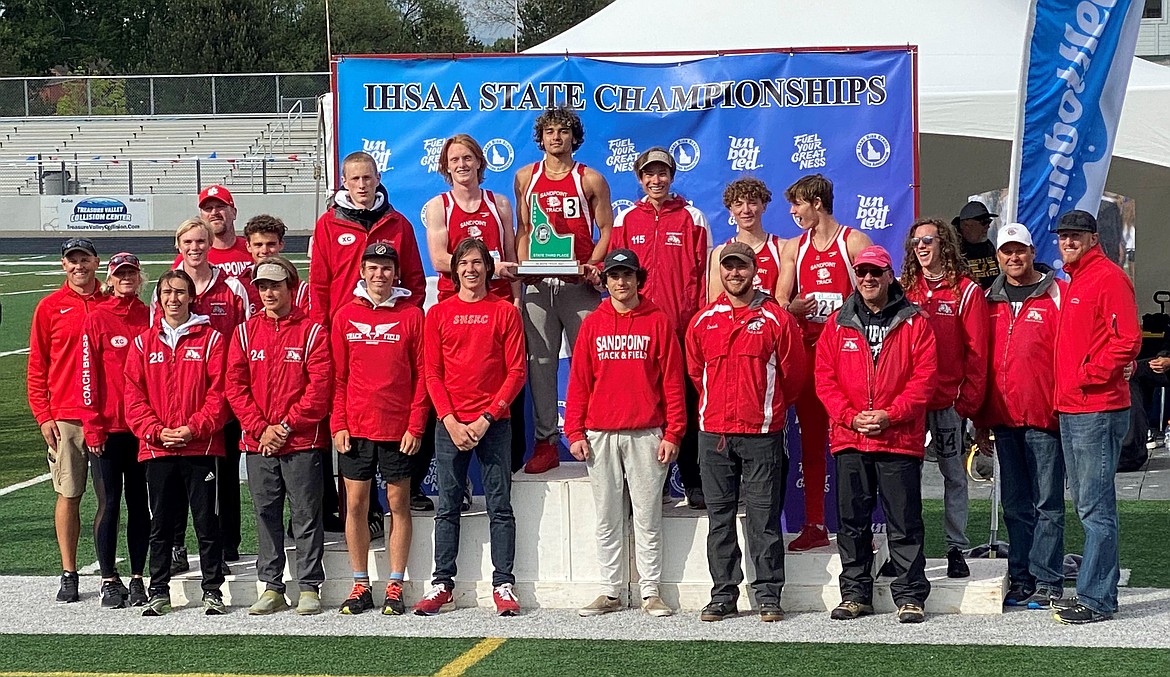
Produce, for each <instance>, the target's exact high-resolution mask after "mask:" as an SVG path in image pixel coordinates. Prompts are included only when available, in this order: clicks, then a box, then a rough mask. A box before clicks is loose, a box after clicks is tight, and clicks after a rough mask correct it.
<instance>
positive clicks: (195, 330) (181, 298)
mask: <svg viewBox="0 0 1170 677" xmlns="http://www.w3.org/2000/svg"><path fill="white" fill-rule="evenodd" d="M155 296H156V298H155V300H156V301H157V303H158V305H159V307H160V308H162V317H161V318H159V321H158V322H157V324H155V325H154V326H152V327H151V328H150V329H147V330H146V331H145V332H143V333H142V334H140V335H139V336H138V337H137V338H135V339H134V341H133V343H132V347H131V348H130V350H129V355H128V356H127V357H126V418H127V422H128V423H129V425H130V429H131V430H132V431H133V432H134V434H135V435H137V436H138V439H139V440H140V444H139V450H138V460H139V461H143V462H144V464H145V466H146V486H147V489H148V492H149V494H148V495H149V501H150V588H149V593H150V598H149V599H148V600H147V603H146V608H145V609H144V610H143V611H142V615H143V616H162V615H163V614H167V613H170V611H171V597H170V583H171V543H172V541H173V538H174V531H175V523H176V522H177V521H178V518H179V517H180V516H182V515H183V511H185V510H186V508H185V504H186V503H187V502H188V501H189V502H190V505H191V515H192V517H193V518H194V522H195V533H196V535H197V536H198V537H199V564H200V568H201V569H202V572H203V608H204V610H205V612H206V613H207V615H209V616H213V615H220V614H224V613H226V612H227V608H226V607H225V606H224V603H223V595H222V593H221V592H220V586H222V585H223V580H224V573H223V545H222V543H221V541H220V530H219V517H218V515H217V514H216V510H217V506H218V499H219V496H218V495H217V492H216V481H215V480H216V475H217V472H216V459H217V458H222V457H223V454H224V441H223V425H224V421H225V420H226V419H227V416H228V411H227V403H226V401H225V400H224V387H223V384H224V368H225V366H226V364H225V356H226V353H227V347H226V345H225V344H226V341H225V340H224V337H223V335H222V334H220V333H219V332H217V331H215V330H214V329H212V328H211V326H210V324H209V322H208V318H207V316H206V315H196V314H193V313H192V312H191V302H192V300H193V299H194V298H195V282H194V281H193V280H192V279H191V277H190V276H189V275H187V273H185V272H183V271H182V270H179V269H176V270H169V271H167V272H165V273H163V275H162V277H160V278H159V281H158V287H156V291H155Z"/></svg>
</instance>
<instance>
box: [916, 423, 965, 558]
mask: <svg viewBox="0 0 1170 677" xmlns="http://www.w3.org/2000/svg"><path fill="white" fill-rule="evenodd" d="M926 429H927V430H929V431H930V446H931V448H932V449H933V450H934V453H935V455H936V456H937V457H938V469H939V472H941V473H942V476H943V510H944V516H945V520H944V521H945V522H946V532H947V549H948V550H949V549H951V548H958V549H960V550H966V549H967V546H968V544H969V543H968V541H967V466H966V462H965V460H966V459H965V455H964V454H963V432H964V431H963V419H962V418H960V417H959V414H958V413H956V412H955V408H954V407H947V408H946V409H938V410H936V411H928V412H926Z"/></svg>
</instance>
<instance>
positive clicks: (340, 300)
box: [309, 191, 427, 326]
mask: <svg viewBox="0 0 1170 677" xmlns="http://www.w3.org/2000/svg"><path fill="white" fill-rule="evenodd" d="M336 199H337V201H338V204H335V205H334V206H332V207H330V208H329V210H328V211H326V212H325V213H324V214H322V215H321V218H319V219H317V226H316V228H315V229H314V230H313V245H312V248H311V252H310V257H309V258H310V261H309V289H310V293H311V294H312V295H313V307H312V309H311V311H312V312H310V313H309V316H310V317H312V318H313V320H314V321H315V322H318V323H320V324H322V325H324V326H329V324H330V322H332V319H333V314H334V313H336V312H337V311H338V310H339V309H340V308H341V307H342V306H344V305H346V304H347V303H349V301H350V299H351V297H352V296H353V288H354V285H355V284H357V282H358V280H359V279H361V259H362V253H363V252H364V251H365V250H366V245H367V244H374V243H377V242H386V243H389V244H390V245H391V246H392V247H394V250H395V251H396V252H398V274H399V277H400V278H401V279H402V282H401V284H402V286H403V287H405V288H407V289H409V290H410V293H411V296H410V300H409V303H411V304H413V305H416V306H418V307H419V308H422V306H423V302H424V301H426V298H427V280H426V277H424V275H423V266H422V258H421V257H420V255H419V252H418V242H417V241H416V240H415V238H414V226H412V225H410V221H409V220H407V218H406V217H405V216H403V215H402V214H400V213H398V211H396V210H395V209H394V208H393V207H391V206H390V205H389V204H387V203H385V202H379V204H380V205H384V206H383V207H382V208H383V209H384V210H385V211H384V213H383V214H382V215H381V217H380V218H379V219H378V220H377V221H376V222H375V223H374V224H373V225H372V226H370V229H369V230H368V231H367V230H366V229H365V228H364V227H362V225H361V224H360V223H358V222H356V221H354V220H352V219H350V218H348V217H347V216H346V209H345V208H344V207H342V208H339V207H338V205H341V204H349V202H348V200H349V198H348V193H347V192H346V191H338V193H337V198H336ZM384 199H385V197H384V195H383V194H379V200H384Z"/></svg>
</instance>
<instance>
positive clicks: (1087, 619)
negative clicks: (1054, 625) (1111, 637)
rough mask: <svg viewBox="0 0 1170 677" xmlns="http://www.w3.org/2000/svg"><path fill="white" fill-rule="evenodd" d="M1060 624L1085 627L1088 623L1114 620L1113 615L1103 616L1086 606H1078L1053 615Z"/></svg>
mask: <svg viewBox="0 0 1170 677" xmlns="http://www.w3.org/2000/svg"><path fill="white" fill-rule="evenodd" d="M1052 617H1053V618H1055V619H1056V620H1057V621H1058V622H1060V623H1064V624H1065V625H1085V624H1087V623H1098V622H1100V621H1107V620H1109V619H1110V618H1113V614H1103V613H1100V612H1099V611H1093V610H1092V609H1090V608H1089V607H1087V606H1085V605H1084V604H1077V605H1076V606H1074V607H1072V608H1071V609H1061V610H1060V611H1057V612H1056V613H1054V614H1052Z"/></svg>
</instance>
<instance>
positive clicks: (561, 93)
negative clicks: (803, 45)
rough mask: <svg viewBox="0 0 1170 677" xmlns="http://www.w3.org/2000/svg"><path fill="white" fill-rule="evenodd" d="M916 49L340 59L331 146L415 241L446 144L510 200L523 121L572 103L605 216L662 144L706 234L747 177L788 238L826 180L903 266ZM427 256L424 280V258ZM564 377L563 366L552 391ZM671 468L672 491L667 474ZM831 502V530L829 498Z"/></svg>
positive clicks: (531, 150)
mask: <svg viewBox="0 0 1170 677" xmlns="http://www.w3.org/2000/svg"><path fill="white" fill-rule="evenodd" d="M916 51H917V50H916V48H913V47H906V46H902V47H897V48H877V49H867V50H859V51H851V52H844V51H833V52H830V51H822V52H816V51H795V52H791V51H785V52H760V53H751V54H733V55H723V56H717V57H708V58H698V57H689V56H688V57H679V59H678V60H675V61H672V62H671V63H662V64H659V63H654V64H651V63H629V62H622V61H620V59H622V55H607V56H606V59H605V60H603V59H600V58H585V57H577V56H572V55H556V56H539V55H490V56H482V57H467V58H460V57H456V58H451V57H442V58H397V57H366V56H348V57H344V56H343V57H338V58H337V59H336V60H335V62H334V69H335V71H334V72H335V88H336V89H335V92H334V94H335V101H336V104H337V105H336V111H337V131H336V139H337V144H336V147H337V153H338V158H341V157H344V156H345V155H347V154H349V153H351V152H354V151H359V150H364V151H366V152H368V153H370V154H371V155H372V156H373V157H374V158H375V159H376V160H377V162H378V167H379V170H380V171H381V172H382V183H383V184H384V185H385V186H386V189H387V191H388V192H389V195H390V200H391V202H392V203H393V204H394V205H395V207H396V208H397V209H398V210H399V211H401V212H402V213H403V214H404V215H406V216H407V217H408V218H409V219H410V220H411V221H412V222H413V223H414V225H415V229H416V235H417V240H418V242H419V243H420V246H425V243H426V236H425V231H424V228H423V225H422V209H423V205H424V204H425V203H426V202H427V200H429V199H430V198H431V197H433V196H434V195H436V194H438V193H441V192H444V191H446V190H447V189H448V186H447V184H446V183H445V182H444V181H443V179H442V177H441V176H440V175H439V173H438V168H439V151H440V148H441V147H442V145H443V142H444V141H445V140H446V139H447V138H448V137H450V136H452V135H453V134H456V133H461V132H462V133H466V134H470V135H471V136H472V137H474V138H475V139H476V140H477V141H478V142H479V143H480V145H481V146H483V150H484V154H485V156H486V159H487V163H488V166H487V170H488V171H487V172H486V176H485V181H484V187H485V188H488V189H490V190H494V191H496V192H497V193H501V194H504V195H507V196H509V198H510V199H512V195H513V188H512V186H513V179H514V177H515V174H516V171H517V170H519V169H520V168H521V167H522V166H524V165H525V164H526V163H534V162H537V161H539V160H540V159H541V157H542V152H541V151H540V149H539V148H538V147H537V145H536V143H535V141H534V138H533V127H532V125H533V122H534V121H535V119H536V117H537V116H538V115H539V114H540V113H541V112H542V111H543V110H545V109H547V108H549V107H552V106H556V105H568V106H570V107H571V108H573V109H575V110H577V111H578V112H579V114H580V116H581V119H582V122H583V124H584V127H585V142H584V145H583V146H582V147H581V148H580V150H578V151H577V152H576V153H575V158H576V159H577V160H578V161H580V162H583V163H585V164H586V165H588V166H591V167H594V168H596V169H597V170H598V171H599V172H601V174H602V175H603V176H604V177H605V178H606V179H607V180H608V181H609V185H610V189H611V193H612V198H613V204H612V207H613V209H614V211H615V212H616V211H618V210H621V209H624V208H626V207H629V206H631V205H632V204H633V201H634V200H637V199H638V198H640V197H641V196H642V192H641V188H640V187H639V185H638V181H637V179H636V177H635V176H634V159H635V158H636V157H637V156H638V154H639V153H640V152H642V151H644V150H646V149H648V148H650V147H652V146H662V147H664V148H667V149H668V150H669V151H670V153H671V154H672V155H673V156H674V159H675V162H676V164H677V173H676V176H675V182H674V186H673V188H674V191H675V192H677V193H679V194H681V195H683V196H685V197H686V198H687V199H688V200H690V201H691V202H692V203H693V204H694V205H695V206H696V207H697V208H699V209H700V210H702V211H703V212H704V213H705V214H706V216H707V219H708V221H709V222H710V224H711V230H712V241H713V243H721V242H724V241H726V240H727V239H729V238H731V237H732V236H733V235H734V234H735V223H734V220H733V219H732V218H731V215H730V214H729V213H728V212H727V210H726V209H725V208H724V207H723V200H722V195H723V189H724V187H725V186H726V184H727V183H728V182H730V181H732V180H734V179H736V178H740V177H744V176H753V177H756V178H760V179H762V180H763V181H765V182H766V183H767V184H768V186H769V187H770V188H771V190H772V194H773V202H772V204H771V208H770V209H769V210H768V211H767V213H766V214H765V215H764V226H765V228H766V229H767V230H769V231H770V232H773V233H775V234H777V235H780V236H782V237H786V238H789V237H796V236H798V235H799V234H800V231H799V228H798V227H797V226H796V224H795V222H794V221H793V220H792V217H791V216H790V215H789V213H788V204H787V202H786V201H785V200H784V189H785V188H786V187H788V186H789V185H790V184H792V183H793V182H794V181H796V180H797V179H798V178H800V177H801V176H804V175H806V174H813V173H821V174H824V175H825V176H827V177H828V178H829V179H831V180H832V181H833V183H834V184H835V204H834V209H833V212H834V215H835V216H836V217H837V219H838V220H839V221H840V222H842V223H844V224H846V225H849V226H853V227H856V228H859V229H861V230H863V231H865V232H866V233H867V234H868V235H869V236H870V237H871V238H872V239H873V240H874V241H875V242H877V243H878V244H882V245H884V246H885V247H886V248H887V249H889V250H890V253H891V254H892V255H893V257H894V260H895V265H899V266H900V263H901V258H902V255H901V253H902V238H903V237H904V235H905V229H906V227H907V226H908V225H909V224H910V223H911V222H912V221H913V219H914V218H915V214H916V209H917V196H916V188H917V185H918V181H917V144H916V135H917V125H916V122H917V111H916V105H915V103H916V99H915V61H914V60H915V53H916ZM615 59H618V60H615ZM688 59H689V60H688ZM521 256H522V257H523V255H521ZM422 259H423V263H424V265H425V266H426V268H427V272H428V275H433V274H434V273H433V271H432V270H431V264H430V260H429V257H428V256H427V255H426V254H425V253H424V255H423V257H422ZM567 377H568V369H567V364H566V361H564V360H562V365H561V375H560V379H559V380H560V387H561V399H562V400H563V397H564V389H565V385H566V383H567V380H568V378H567ZM562 406H563V405H562ZM562 412H563V410H562ZM794 428H795V426H790V428H789V436H790V438H791V440H790V444H789V450H790V453H791V455H792V468H793V472H792V473H790V474H789V492H788V497H789V498H788V501H787V506H786V510H785V521H786V526H787V527H788V530H790V531H791V530H795V529H799V528H800V526H801V524H802V521H801V520H802V519H803V514H804V506H803V502H802V499H801V496H802V495H803V492H802V491H797V490H793V489H799V488H800V486H802V484H801V482H802V479H801V475H800V472H799V471H798V468H799V453H800V452H799V450H800V446H799V443H798V442H796V439H797V438H796V437H795V434H796V433H795V431H794ZM530 435H531V433H530ZM563 459H564V460H567V459H568V457H567V456H564V457H563ZM829 466H830V472H831V467H832V464H831V463H830V464H829ZM672 477H673V484H674V488H675V492H676V494H677V493H679V492H680V491H681V485H680V484H679V482H678V479H677V472H675V473H674V474H673V475H672ZM473 478H474V479H476V480H477V479H478V477H476V476H475V472H474V471H473ZM428 479H429V478H428ZM476 486H477V489H478V482H477V485H476ZM477 493H478V491H477ZM827 504H828V505H827V507H828V511H829V522H830V524H832V523H833V522H834V521H835V520H834V519H833V513H834V510H833V507H834V505H833V501H832V499H831V497H830V498H828V500H827Z"/></svg>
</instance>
